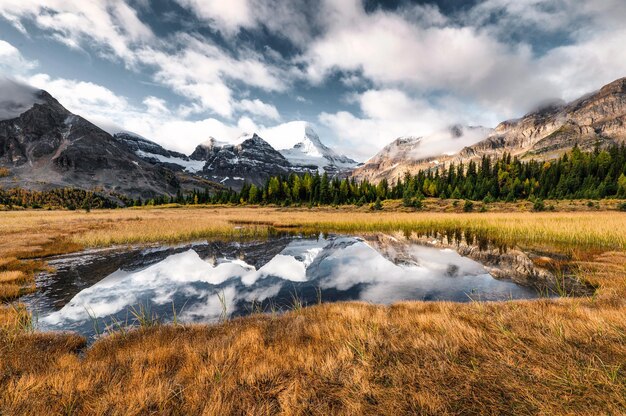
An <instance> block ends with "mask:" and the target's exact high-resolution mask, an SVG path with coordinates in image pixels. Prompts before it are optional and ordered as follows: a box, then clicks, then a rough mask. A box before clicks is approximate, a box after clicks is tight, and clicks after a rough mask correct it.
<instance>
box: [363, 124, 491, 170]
mask: <svg viewBox="0 0 626 416" xmlns="http://www.w3.org/2000/svg"><path fill="white" fill-rule="evenodd" d="M492 131H493V130H492V129H488V128H485V127H474V126H459V125H455V126H451V127H450V128H448V129H446V130H443V131H440V132H437V133H434V134H432V135H429V136H406V137H399V138H397V139H396V140H394V141H393V142H391V143H389V144H388V145H387V146H385V147H384V148H383V149H382V150H381V151H380V152H378V153H377V154H376V155H374V156H373V157H372V158H370V159H369V160H368V161H366V162H365V163H364V164H363V165H362V166H360V167H358V168H357V169H355V170H354V172H353V173H352V176H354V177H356V178H357V179H359V180H363V179H367V180H368V181H370V182H379V181H381V180H382V179H385V178H386V179H387V180H390V181H393V180H396V179H400V178H403V177H404V174H405V173H406V172H411V173H412V174H414V173H416V172H417V171H419V170H423V169H428V168H432V167H436V166H438V165H439V164H440V163H441V160H442V159H446V158H448V157H450V154H454V153H455V151H459V150H461V149H462V148H463V147H464V146H465V145H467V144H473V143H476V142H477V141H479V140H481V139H483V138H485V137H487V136H488V135H489V134H490V133H491V132H492ZM446 151H447V152H446ZM443 152H446V153H443Z"/></svg>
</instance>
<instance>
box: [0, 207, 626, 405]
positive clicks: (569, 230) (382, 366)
mask: <svg viewBox="0 0 626 416" xmlns="http://www.w3.org/2000/svg"><path fill="white" fill-rule="evenodd" d="M509 208H511V207H509ZM587 208H589V209H587ZM594 209H595V208H594ZM511 210H512V209H509V211H511ZM494 211H496V210H495V209H494ZM515 211H517V210H515ZM572 211H580V212H559V211H557V212H548V213H532V212H488V213H472V214H462V213H446V212H425V213H412V212H402V209H401V208H399V207H393V206H387V207H386V209H385V210H383V211H382V212H375V213H372V212H370V211H369V210H367V209H362V210H357V209H347V208H339V209H334V208H324V209H314V210H312V211H311V210H308V209H304V208H303V209H293V208H292V209H277V208H259V207H248V208H225V207H207V208H179V209H141V210H113V211H93V212H90V213H84V212H69V211H51V212H47V211H24V212H1V213H0V234H2V235H3V236H5V238H3V239H2V240H0V296H2V294H4V297H5V299H9V298H12V297H14V296H16V295H18V294H20V293H24V292H25V291H28V290H33V289H34V288H33V285H32V282H33V280H32V277H33V276H34V273H35V272H36V271H37V270H40V269H42V268H44V267H46V265H45V263H44V262H43V261H40V260H33V258H34V257H41V256H46V255H52V254H58V253H65V252H70V251H76V250H80V249H83V248H86V247H101V246H109V245H112V244H143V243H151V242H176V241H186V240H190V239H200V238H225V237H229V238H230V237H235V238H253V237H263V236H265V235H267V234H268V232H269V228H268V227H269V226H274V227H285V228H290V229H293V228H305V229H316V230H328V231H331V230H334V231H353V232H358V231H361V232H368V231H389V230H398V229H405V230H407V229H408V230H429V229H441V228H451V229H453V228H463V229H471V230H473V231H474V232H483V233H487V234H489V235H490V236H491V237H496V238H499V239H502V240H507V241H510V242H513V241H517V242H520V243H522V244H526V245H529V246H544V245H556V246H566V247H570V248H572V249H575V248H576V247H587V248H589V249H585V250H583V251H582V252H584V253H587V254H586V255H584V256H579V257H578V260H577V265H578V268H579V270H581V277H582V278H584V279H585V280H588V281H590V282H592V283H594V284H595V285H597V286H598V287H599V289H598V291H597V293H596V295H595V296H594V297H591V298H567V299H558V300H545V299H544V300H538V301H514V302H501V303H480V302H477V303H471V304H454V303H446V302H437V303H423V302H407V303H401V304H397V305H394V306H392V307H383V306H375V305H366V304H357V303H351V304H322V305H318V306H314V307H311V308H305V309H302V310H296V311H293V312H291V313H288V314H286V315H283V316H271V315H269V316H267V315H255V316H252V317H248V318H243V319H237V320H233V321H230V322H225V323H222V324H219V325H210V326H198V325H196V326H180V325H165V326H156V327H152V328H143V329H138V330H135V331H131V332H129V333H127V334H125V333H120V334H117V335H113V336H110V337H107V338H104V339H102V340H100V341H98V342H96V343H95V344H94V345H93V346H92V347H90V348H89V349H87V350H86V351H85V353H84V356H83V355H80V354H79V351H82V349H83V348H84V342H85V341H84V340H83V339H82V338H80V337H78V336H76V335H68V334H66V335H61V334H42V333H36V332H33V331H32V325H31V322H30V320H29V317H28V314H27V313H26V312H25V311H23V310H21V309H20V308H19V307H8V306H7V305H5V306H4V307H3V308H1V309H0V414H202V413H204V414H276V413H281V414H420V413H421V414H445V413H448V414H624V413H626V319H624V317H625V316H626V301H625V299H626V239H625V238H626V237H625V234H626V214H623V213H619V212H615V211H603V210H600V211H599V212H596V211H593V210H592V209H591V208H590V207H586V204H581V205H580V210H578V209H577V210H572Z"/></svg>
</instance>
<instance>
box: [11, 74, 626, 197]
mask: <svg viewBox="0 0 626 416" xmlns="http://www.w3.org/2000/svg"><path fill="white" fill-rule="evenodd" d="M7 91H8V92H7ZM7 91H4V92H3V94H4V95H9V96H7V97H0V118H3V119H2V120H0V167H2V168H6V169H5V172H6V170H8V172H9V173H8V175H7V174H6V173H5V174H3V175H1V177H0V187H3V188H13V187H21V188H27V189H34V190H47V189H53V188H62V187H76V188H82V189H88V190H97V191H101V192H102V193H105V194H116V193H117V194H123V195H126V196H130V197H133V198H137V197H141V198H151V197H154V196H159V195H164V194H169V195H174V194H176V193H178V192H179V191H182V192H185V191H190V190H193V189H205V188H208V189H209V190H211V191H216V190H219V189H226V188H233V189H235V190H239V189H240V188H241V186H242V185H243V184H244V183H245V182H247V183H254V184H256V185H262V184H264V182H265V181H266V180H267V179H268V178H269V177H271V176H276V175H288V174H291V173H298V174H302V173H306V172H310V173H314V172H319V173H323V172H327V173H328V174H329V175H330V176H336V175H339V176H342V177H346V176H350V175H351V176H352V177H354V178H356V179H358V180H362V179H367V180H369V181H371V182H378V181H380V180H382V179H388V180H395V179H397V178H400V177H402V176H404V174H405V172H407V171H408V172H410V173H412V174H414V173H416V172H417V171H419V170H425V169H433V168H436V167H446V166H448V165H449V164H451V163H455V164H458V163H461V162H463V163H467V162H469V161H470V160H477V159H480V158H481V157H483V156H485V155H489V156H500V155H502V154H504V153H510V154H511V155H513V156H517V157H519V158H521V159H531V158H533V159H539V160H549V159H552V158H555V157H558V156H559V155H561V154H563V153H564V152H566V151H568V150H570V149H572V147H573V146H575V145H578V146H579V147H580V148H582V149H592V148H594V147H596V146H599V147H606V146H609V145H611V144H615V143H625V142H626V78H622V79H619V80H617V81H614V82H612V83H610V84H608V85H606V86H604V87H603V88H601V89H600V90H599V91H597V92H595V93H592V94H588V95H586V96H584V97H582V98H580V99H578V100H575V101H573V102H571V103H567V104H565V103H558V104H552V105H549V106H544V107H543V108H541V109H539V110H537V111H534V112H531V113H529V114H527V115H525V116H523V117H522V118H519V119H516V120H509V121H505V122H502V123H500V124H499V125H498V126H497V127H496V128H495V129H490V128H485V127H471V126H452V127H451V128H449V129H446V130H445V131H442V132H439V133H437V134H433V135H429V136H423V137H413V136H408V137H400V138H398V139H396V140H395V141H393V142H392V143H390V144H389V145H387V146H385V147H384V148H383V149H382V150H381V151H380V152H379V153H378V154H376V155H375V156H373V157H372V158H370V159H369V160H368V161H367V162H366V163H364V164H358V163H357V162H355V161H354V160H352V159H350V158H348V157H346V156H342V155H339V154H337V153H336V152H335V151H333V150H332V149H331V148H329V147H328V146H326V145H324V144H323V143H322V141H321V140H320V138H319V136H318V135H317V134H316V133H315V131H314V130H313V128H312V126H311V125H309V124H307V123H305V122H292V123H286V124H283V125H281V126H279V127H277V128H273V129H267V131H264V132H263V135H264V136H265V138H266V139H267V140H264V138H261V136H260V135H259V134H257V133H252V134H246V135H243V136H241V137H240V138H239V139H238V140H237V141H236V142H235V143H224V142H220V141H218V140H216V139H215V138H208V140H207V141H206V142H204V143H202V144H200V145H198V146H197V147H196V149H195V150H194V151H193V152H192V153H191V154H190V155H185V154H182V153H179V152H175V151H172V150H168V149H165V148H164V147H162V146H160V145H159V144H157V143H154V142H152V141H150V140H148V139H146V138H143V137H141V136H139V135H136V134H133V133H130V132H120V133H116V134H114V135H110V134H109V133H107V132H105V131H104V130H102V129H100V128H99V127H97V126H95V125H94V124H92V123H90V122H89V121H87V120H86V119H84V118H82V117H80V116H78V115H76V114H72V113H71V112H69V111H68V110H67V109H65V108H64V107H63V106H62V105H61V104H60V103H59V102H58V101H57V100H56V99H54V98H53V97H52V96H51V95H50V94H48V93H47V92H45V91H42V90H33V89H30V88H29V87H26V86H18V85H17V84H16V85H12V86H11V88H9V89H8V90H7ZM24 97H27V99H25V98H24ZM181 139H182V138H181ZM442 142H445V143H448V144H449V143H452V145H453V146H452V148H450V147H449V146H446V148H445V149H443V148H442V146H441V143H442ZM444 150H445V151H444Z"/></svg>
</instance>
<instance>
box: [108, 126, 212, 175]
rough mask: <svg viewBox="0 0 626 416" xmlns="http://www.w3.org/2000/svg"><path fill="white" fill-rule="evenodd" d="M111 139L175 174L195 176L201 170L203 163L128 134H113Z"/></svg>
mask: <svg viewBox="0 0 626 416" xmlns="http://www.w3.org/2000/svg"><path fill="white" fill-rule="evenodd" d="M113 137H114V138H115V139H116V140H117V141H119V142H120V143H122V144H123V145H124V146H126V147H127V148H128V149H130V150H131V151H132V152H133V153H134V154H135V155H137V156H138V157H140V158H141V159H143V160H145V161H146V162H148V163H151V164H153V165H158V166H163V167H165V168H167V169H170V170H172V171H175V172H187V173H192V174H195V173H197V172H199V171H201V170H202V168H203V167H204V162H202V161H199V160H193V159H190V158H189V156H187V155H185V154H183V153H179V152H175V151H173V150H168V149H165V148H164V147H163V146H161V145H159V144H157V143H155V142H153V141H151V140H148V139H145V138H143V137H141V136H139V135H136V134H134V133H130V132H122V133H115V134H114V135H113Z"/></svg>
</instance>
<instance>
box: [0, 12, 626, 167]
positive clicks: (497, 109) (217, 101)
mask: <svg viewBox="0 0 626 416" xmlns="http://www.w3.org/2000/svg"><path fill="white" fill-rule="evenodd" d="M177 3H178V4H179V5H181V6H182V7H184V8H186V9H188V10H190V11H192V12H193V13H194V14H195V15H196V17H197V20H198V21H200V22H201V24H202V25H205V26H207V27H208V28H209V29H210V31H211V32H216V31H218V32H220V33H221V34H222V35H223V36H224V40H225V43H218V42H216V41H214V40H212V39H211V38H210V37H204V36H201V35H200V34H199V32H200V30H198V31H196V30H190V31H188V32H187V33H183V32H177V33H170V34H168V35H167V37H165V38H162V37H161V38H160V37H158V36H156V35H155V33H153V31H152V30H151V28H150V27H149V26H148V25H147V24H145V23H144V22H142V21H141V20H140V19H139V17H138V14H137V12H136V11H135V10H134V9H133V8H132V7H130V6H129V3H128V2H126V1H123V0H98V1H91V2H84V1H78V0H39V1H36V0H2V1H1V2H0V16H2V17H3V18H4V19H6V20H7V21H8V22H10V23H11V24H13V25H14V26H15V27H16V28H18V29H19V30H20V31H22V32H24V33H25V32H26V29H25V27H28V25H26V24H25V23H28V24H33V25H35V26H37V27H39V28H40V29H42V30H44V32H45V33H46V35H47V36H50V37H52V38H54V39H57V40H58V41H60V42H63V43H64V44H66V45H67V46H68V47H71V48H82V49H85V50H88V51H95V53H97V54H98V55H100V56H103V57H105V58H107V59H111V60H116V61H120V62H122V63H123V64H124V65H125V66H126V67H127V68H129V69H130V70H133V71H146V73H147V74H148V76H149V77H150V78H151V79H152V80H153V81H155V82H157V83H159V84H160V85H163V86H166V87H168V88H169V89H171V91H173V92H175V93H176V94H179V95H181V96H182V97H185V98H186V99H187V102H186V103H185V104H184V105H183V106H182V107H180V108H176V109H172V108H170V106H168V103H167V102H164V101H163V100H162V99H160V98H158V97H146V98H145V100H144V101H143V103H142V104H141V105H137V106H136V107H133V106H132V105H130V104H129V103H128V100H127V99H125V98H123V97H120V96H119V94H115V93H114V92H112V91H109V90H107V91H108V92H110V93H111V94H108V93H107V91H103V90H102V89H99V88H98V86H96V85H95V84H91V83H88V82H83V83H81V80H76V81H71V83H73V84H74V85H75V86H76V88H78V87H80V91H81V92H83V93H84V96H81V97H73V96H70V95H69V94H67V93H64V92H63V91H64V90H71V88H70V87H71V86H70V85H68V84H67V83H68V82H70V81H67V80H61V79H49V78H48V79H45V75H38V77H39V78H37V77H35V78H33V82H35V83H37V85H44V84H45V87H46V88H47V89H49V90H52V91H51V92H52V93H53V94H54V95H57V96H59V98H60V99H61V101H62V102H63V103H64V104H66V105H67V106H68V107H71V109H72V110H74V111H76V112H78V113H80V114H94V116H97V117H108V118H110V119H113V120H115V121H116V122H124V123H125V124H124V126H125V127H126V128H128V129H129V130H130V129H134V130H137V131H138V132H140V133H141V134H145V135H147V136H148V137H153V138H156V139H157V140H159V141H161V142H163V143H165V142H166V141H167V143H170V142H171V143H174V141H175V140H174V139H168V138H166V137H165V136H166V135H168V137H169V135H175V130H176V129H178V130H179V131H181V132H183V133H184V134H181V135H177V137H178V138H177V139H176V141H180V140H186V139H184V137H191V138H193V140H195V139H196V138H200V136H201V135H202V134H207V135H208V130H212V131H213V130H214V131H215V132H216V134H215V135H217V136H220V137H224V136H232V135H234V134H236V133H235V132H236V131H238V130H241V129H244V128H245V129H246V130H249V129H253V128H258V120H261V121H262V122H264V123H268V122H277V121H279V120H282V119H283V118H282V117H281V114H280V111H283V109H282V108H277V105H276V104H275V103H272V102H263V101H261V100H259V99H258V98H257V97H254V96H251V94H250V93H251V91H254V90H256V89H259V90H263V91H265V92H268V93H273V94H282V93H289V95H291V96H299V95H298V94H299V91H292V89H293V88H294V85H302V84H301V82H302V81H304V82H306V83H309V85H308V86H311V87H312V88H322V89H323V88H328V87H329V84H327V82H328V80H329V79H331V80H337V79H338V80H340V81H341V85H342V86H343V88H348V89H350V90H351V91H352V93H351V94H349V97H351V98H352V99H353V100H355V102H356V104H358V111H355V112H353V113H350V112H347V111H335V110H333V112H331V111H328V110H327V111H324V110H323V109H322V110H321V111H320V114H319V115H318V120H319V121H321V122H322V123H323V124H324V125H325V126H327V127H328V128H329V129H331V131H332V132H333V133H334V135H335V136H336V139H337V141H338V143H339V144H340V145H341V147H342V150H343V151H345V152H346V153H348V154H350V155H354V156H357V157H360V158H366V157H368V156H370V155H371V154H372V153H373V152H375V151H376V150H378V149H379V148H380V147H382V146H384V145H385V144H386V143H388V142H389V141H390V140H392V139H393V138H394V137H396V136H401V135H424V134H428V133H431V132H434V131H437V130H439V129H441V128H442V127H445V126H447V125H449V124H452V123H457V122H461V123H470V124H485V125H488V126H493V124H494V123H496V122H497V121H499V120H502V119H504V118H509V117H514V116H519V115H521V114H523V113H524V112H525V111H528V110H530V109H532V108H533V107H534V106H535V105H536V104H537V103H539V102H543V101H545V100H547V99H552V98H563V99H566V100H569V99H572V98H575V97H577V96H580V95H582V94H584V93H586V92H589V91H591V90H593V89H596V88H598V87H600V86H601V85H603V84H605V83H608V82H610V81H612V80H614V79H616V78H619V77H622V76H624V75H626V49H624V48H623V45H624V44H626V29H624V25H623V22H624V21H625V20H626V2H624V1H623V0H606V1H603V2H581V1H579V0H482V1H480V2H478V3H477V4H476V5H474V6H473V7H471V8H470V9H469V10H466V11H460V12H459V13H457V14H456V15H453V16H444V15H442V13H441V12H440V11H439V9H437V8H436V7H434V6H421V5H418V6H411V5H409V4H408V3H407V4H405V5H404V6H402V7H401V8H400V9H398V10H395V11H388V10H383V9H376V10H373V11H372V10H370V11H368V12H366V10H365V7H364V4H365V3H364V2H363V1H361V0H345V1H334V0H319V2H316V3H315V6H314V7H313V6H311V2H308V1H306V0H292V1H288V2H275V1H272V0H232V1H228V2H226V1H219V0H208V1H200V0H177ZM133 4H135V3H133ZM142 4H144V3H143V2H142ZM143 7H149V6H148V5H146V4H144V6H143ZM193 23H194V24H195V23H196V22H195V21H194V22H193ZM242 29H245V30H247V31H249V32H246V31H242ZM255 30H256V31H258V32H257V33H259V34H262V33H266V32H269V33H272V34H273V35H275V36H278V37H279V38H281V39H282V40H283V41H286V42H287V43H288V44H289V45H290V46H293V50H295V51H297V52H296V55H297V56H296V57H295V58H293V59H292V60H287V59H285V58H284V57H283V56H282V55H281V53H279V52H277V51H276V50H273V49H271V48H270V47H269V46H267V45H265V49H260V48H257V49H256V50H254V49H251V47H249V46H244V45H247V44H250V43H245V42H243V43H238V40H237V39H238V36H239V35H241V34H242V33H253V32H254V31H255ZM537 38H538V39H540V40H539V41H537ZM520 39H521V40H520ZM544 39H545V42H546V44H542V43H541V42H542V41H543V40H544ZM551 39H557V41H554V42H561V43H562V46H555V45H551V44H548V42H553V40H551ZM0 58H2V59H0V69H1V70H3V72H17V73H22V74H25V73H30V72H29V71H32V69H33V68H34V67H35V65H36V64H35V63H33V62H29V61H27V60H25V59H24V58H23V57H21V55H20V54H19V51H17V50H16V49H15V48H14V47H13V46H11V45H9V44H7V43H6V42H4V43H2V42H1V41H0ZM26 78H29V76H26ZM64 82H65V83H64ZM308 86H307V87H308ZM365 89H367V90H365ZM54 90H56V91H54ZM105 90H106V89H105ZM364 90H365V91H364ZM55 92H56V93H55ZM64 95H67V96H66V97H64ZM312 96H313V95H312ZM297 101H301V100H300V99H298V100H297ZM302 102H304V101H302ZM316 104H318V105H321V104H319V103H308V104H307V105H308V106H309V108H308V109H307V110H308V111H310V109H311V108H314V107H315V105H316ZM317 108H318V109H319V107H317ZM279 110H280V111H279ZM289 110H290V112H291V113H297V111H291V110H292V109H289ZM296 110H297V109H296ZM211 113H212V114H215V117H221V118H222V121H219V120H217V119H216V118H212V117H209V118H205V119H203V120H197V119H198V118H201V117H205V116H206V114H211ZM283 113H284V114H285V113H287V112H286V111H283ZM129 114H130V115H129ZM142 117H143V118H144V119H145V120H143V121H142ZM311 117H315V115H312V116H311ZM159 120H160V124H159ZM224 120H225V121H224ZM287 121H288V120H287ZM165 122H167V123H170V124H168V125H169V126H171V127H163V125H164V123H165ZM202 129H205V131H204V133H202ZM181 137H183V138H181ZM323 139H326V138H323ZM190 140H191V139H190ZM177 143H178V142H176V143H175V144H176V146H177V147H178V148H179V149H182V148H184V147H186V146H187V145H178V144H177Z"/></svg>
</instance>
